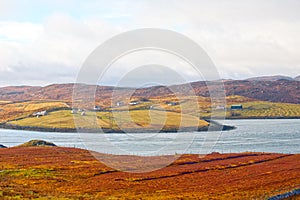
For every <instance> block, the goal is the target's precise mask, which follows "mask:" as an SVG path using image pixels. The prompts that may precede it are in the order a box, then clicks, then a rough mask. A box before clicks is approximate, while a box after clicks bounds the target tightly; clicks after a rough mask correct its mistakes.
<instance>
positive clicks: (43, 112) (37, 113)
mask: <svg viewBox="0 0 300 200" xmlns="http://www.w3.org/2000/svg"><path fill="white" fill-rule="evenodd" d="M46 115H48V113H47V111H46V110H44V111H40V112H35V113H33V114H32V116H33V117H40V116H46Z"/></svg>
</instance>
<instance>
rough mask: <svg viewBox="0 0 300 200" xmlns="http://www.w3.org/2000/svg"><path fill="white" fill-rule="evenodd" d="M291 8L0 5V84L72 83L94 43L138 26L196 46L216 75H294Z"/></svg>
mask: <svg viewBox="0 0 300 200" xmlns="http://www.w3.org/2000/svg"><path fill="white" fill-rule="evenodd" d="M299 10H300V1H299V0H280V1H279V0H272V1H270V0H243V1H241V0H223V1H222V0H207V1H201V0H194V1H192V0H184V1H182V0H178V1H172V0H168V1H167V0H165V1H164V0H139V1H134V0H124V1H123V0H116V1H104V0H103V1H101V0H94V1H93V0H86V1H82V0H63V1H59V0H49V1H48V0H0V86H5V85H47V84H51V83H66V82H74V81H75V80H76V76H77V73H78V71H79V69H80V67H81V65H82V64H83V62H84V60H85V59H86V58H87V57H88V55H89V54H90V53H91V52H92V51H93V50H94V49H95V48H96V47H97V46H98V45H100V44H101V43H102V42H104V41H105V40H107V39H109V38H110V37H112V36H114V35H116V34H119V33H122V32H124V31H128V30H132V29H137V28H145V27H148V28H149V27H153V28H164V29H170V30H174V31H177V32H179V33H182V34H184V35H186V36H188V37H189V38H191V39H192V40H194V41H195V42H197V43H198V44H199V45H200V46H201V47H202V48H203V49H204V50H205V51H206V52H207V54H208V55H209V56H210V58H211V59H212V60H213V62H214V63H215V65H216V67H217V69H218V71H219V73H220V76H221V78H233V79H243V78H248V77H253V76H261V75H277V74H281V75H287V76H292V77H295V76H297V75H300V37H299V36H300V12H299ZM137 59H141V58H137ZM127 64H128V63H127ZM156 64H159V63H156ZM170 65H173V63H170ZM175 65H176V64H175ZM180 70H181V71H183V72H184V69H183V68H181V69H180ZM185 73H186V74H189V72H188V69H187V70H186V71H185ZM108 77H109V76H108ZM113 77H115V75H114V76H111V77H110V78H107V80H106V84H114V81H115V80H114V78H113ZM156 78H157V77H156ZM194 79H195V77H194V76H192V75H191V76H190V80H194Z"/></svg>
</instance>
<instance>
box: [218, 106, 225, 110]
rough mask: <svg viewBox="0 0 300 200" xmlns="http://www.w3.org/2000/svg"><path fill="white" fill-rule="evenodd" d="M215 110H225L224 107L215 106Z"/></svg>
mask: <svg viewBox="0 0 300 200" xmlns="http://www.w3.org/2000/svg"><path fill="white" fill-rule="evenodd" d="M216 110H225V106H217V107H216Z"/></svg>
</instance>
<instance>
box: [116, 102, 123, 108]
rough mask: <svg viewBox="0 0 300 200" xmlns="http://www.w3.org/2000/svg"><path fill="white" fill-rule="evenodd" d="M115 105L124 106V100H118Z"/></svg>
mask: <svg viewBox="0 0 300 200" xmlns="http://www.w3.org/2000/svg"><path fill="white" fill-rule="evenodd" d="M116 106H118V107H119V106H124V102H122V101H119V102H117V103H116Z"/></svg>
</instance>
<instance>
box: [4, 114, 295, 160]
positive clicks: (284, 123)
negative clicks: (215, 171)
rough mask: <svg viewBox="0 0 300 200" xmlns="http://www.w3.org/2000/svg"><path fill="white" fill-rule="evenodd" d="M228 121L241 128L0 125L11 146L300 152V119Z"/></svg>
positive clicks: (138, 151) (141, 151)
mask: <svg viewBox="0 0 300 200" xmlns="http://www.w3.org/2000/svg"><path fill="white" fill-rule="evenodd" d="M224 123H225V124H228V125H234V126H236V127H237V129H235V130H232V131H225V132H222V133H221V134H220V135H219V133H218V132H208V133H207V132H198V133H184V134H179V133H156V134H133V135H129V134H86V133H85V134H82V135H80V134H78V133H48V132H34V131H18V130H5V129H0V144H3V145H5V146H8V147H11V146H15V145H18V144H22V143H24V142H27V141H29V140H31V139H43V140H47V141H50V142H54V143H55V144H56V145H59V146H66V147H79V148H85V149H91V150H95V151H98V152H103V153H114V154H136V155H161V154H170V153H171V154H174V153H206V152H212V151H218V152H223V153H225V152H246V151H256V152H280V153H300V119H273V120H226V121H225V122H224ZM208 134H209V135H208ZM83 141H84V142H83ZM204 141H206V142H204ZM203 145H207V146H205V147H206V148H203Z"/></svg>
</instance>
